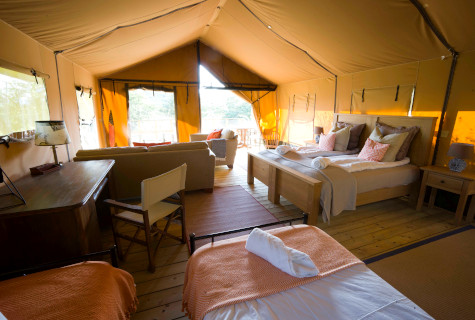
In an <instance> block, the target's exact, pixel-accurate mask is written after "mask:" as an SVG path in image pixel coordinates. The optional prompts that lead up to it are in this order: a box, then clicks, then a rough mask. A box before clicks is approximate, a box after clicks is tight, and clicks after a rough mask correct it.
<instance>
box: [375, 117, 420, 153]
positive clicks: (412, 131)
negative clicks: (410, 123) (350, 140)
mask: <svg viewBox="0 0 475 320" xmlns="http://www.w3.org/2000/svg"><path fill="white" fill-rule="evenodd" d="M376 127H378V128H379V130H380V131H381V133H382V134H383V135H388V134H391V133H401V132H409V134H408V135H407V138H406V140H405V141H404V143H403V144H402V146H401V149H399V152H398V153H397V154H396V160H402V159H404V158H405V157H406V155H407V153H408V152H409V148H410V147H411V142H412V140H413V139H414V137H415V136H416V134H417V132H418V131H419V127H408V128H406V127H397V128H395V127H392V126H390V125H387V124H384V123H382V122H376Z"/></svg>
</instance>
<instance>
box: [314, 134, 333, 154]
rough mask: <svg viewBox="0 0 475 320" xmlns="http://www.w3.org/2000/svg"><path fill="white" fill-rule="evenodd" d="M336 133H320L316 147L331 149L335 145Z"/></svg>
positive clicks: (323, 149) (324, 149) (325, 149)
mask: <svg viewBox="0 0 475 320" xmlns="http://www.w3.org/2000/svg"><path fill="white" fill-rule="evenodd" d="M335 141H336V134H335V133H329V134H323V133H322V134H320V141H319V142H318V149H320V150H322V151H333V148H334V147H335Z"/></svg>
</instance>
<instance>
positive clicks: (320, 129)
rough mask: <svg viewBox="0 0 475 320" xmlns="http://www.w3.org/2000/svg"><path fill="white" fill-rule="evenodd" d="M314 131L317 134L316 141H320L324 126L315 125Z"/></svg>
mask: <svg viewBox="0 0 475 320" xmlns="http://www.w3.org/2000/svg"><path fill="white" fill-rule="evenodd" d="M313 133H314V134H315V143H319V142H320V134H322V133H323V127H314V128H313Z"/></svg>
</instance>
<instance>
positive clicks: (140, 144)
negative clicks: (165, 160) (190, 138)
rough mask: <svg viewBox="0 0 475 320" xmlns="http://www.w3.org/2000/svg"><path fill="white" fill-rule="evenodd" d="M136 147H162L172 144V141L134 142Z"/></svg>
mask: <svg viewBox="0 0 475 320" xmlns="http://www.w3.org/2000/svg"><path fill="white" fill-rule="evenodd" d="M132 143H133V144H134V147H153V146H162V145H164V144H171V141H166V142H132Z"/></svg>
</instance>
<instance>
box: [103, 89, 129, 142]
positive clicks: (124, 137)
mask: <svg viewBox="0 0 475 320" xmlns="http://www.w3.org/2000/svg"><path fill="white" fill-rule="evenodd" d="M101 99H102V119H103V124H104V130H105V132H106V143H107V146H108V147H125V146H128V145H129V135H128V127H127V121H128V113H127V84H126V83H122V82H113V81H101Z"/></svg>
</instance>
